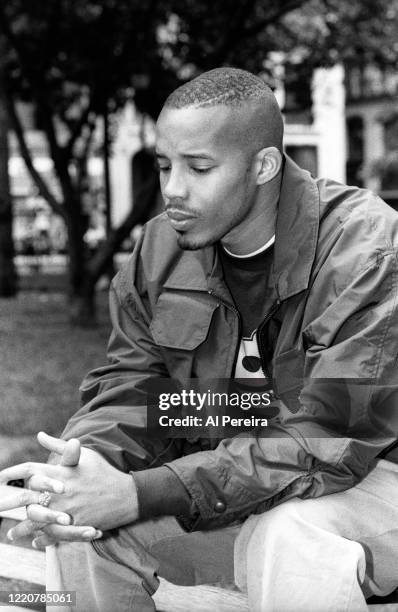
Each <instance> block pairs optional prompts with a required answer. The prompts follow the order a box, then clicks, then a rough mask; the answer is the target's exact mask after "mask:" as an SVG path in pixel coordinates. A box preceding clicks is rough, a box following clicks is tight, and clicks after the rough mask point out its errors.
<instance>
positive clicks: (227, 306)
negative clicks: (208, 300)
mask: <svg viewBox="0 0 398 612" xmlns="http://www.w3.org/2000/svg"><path fill="white" fill-rule="evenodd" d="M207 293H208V294H209V295H211V296H212V297H214V298H215V299H216V300H218V301H219V302H220V304H222V305H223V306H225V307H226V308H229V310H232V312H234V313H235V314H236V316H237V317H238V344H237V346H236V349H235V355H234V360H233V364H232V373H233V374H234V373H235V368H236V362H237V361H238V355H239V347H240V337H241V332H242V317H241V314H240V312H239V310H238V309H237V308H235V306H234V305H233V304H230V303H229V302H226V301H225V300H223V299H222V298H221V297H220V296H218V295H217V294H216V293H214V291H213V289H208V291H207Z"/></svg>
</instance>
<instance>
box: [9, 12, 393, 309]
mask: <svg viewBox="0 0 398 612" xmlns="http://www.w3.org/2000/svg"><path fill="white" fill-rule="evenodd" d="M397 6H398V3H397V0H393V1H391V0H352V1H351V2H349V3H347V2H345V1H344V0H284V1H283V2H280V0H218V1H217V2H214V0H213V1H210V0H163V1H162V2H159V1H157V0H41V1H40V2H37V0H9V1H8V2H7V3H2V4H1V5H0V37H1V38H0V40H1V41H2V42H3V44H4V45H5V47H6V52H5V53H3V54H2V57H1V59H0V62H1V66H0V67H2V69H3V72H4V73H5V75H6V79H5V80H6V94H7V98H8V106H9V115H10V118H11V120H12V123H13V127H14V130H15V132H16V134H17V137H18V140H19V144H20V149H21V153H22V155H23V156H24V159H25V162H26V164H27V167H28V169H29V171H30V173H31V175H32V177H33V179H34V180H35V182H36V185H37V187H38V189H39V191H40V193H41V195H42V196H43V197H44V198H45V199H46V200H47V201H48V202H49V204H50V205H51V206H52V208H53V210H54V211H56V212H57V213H58V214H60V215H61V216H62V217H63V218H64V220H65V223H66V226H67V228H68V234H69V255H70V261H71V285H72V293H73V294H74V295H75V296H79V297H83V298H85V297H86V298H87V297H90V294H92V291H93V286H94V284H95V280H96V279H97V278H98V276H99V274H100V273H102V272H103V270H104V269H105V268H106V266H107V265H108V263H109V261H110V259H111V256H112V253H113V252H114V250H115V249H116V248H117V247H118V246H119V245H120V243H121V241H122V240H123V238H124V237H125V236H127V235H128V233H129V231H130V229H131V227H132V226H133V225H134V224H135V223H137V221H139V220H141V219H142V218H145V215H146V212H147V208H148V206H149V204H150V200H151V198H153V196H154V194H155V193H156V188H157V186H156V181H155V179H153V180H152V183H151V184H148V185H146V186H145V188H144V190H143V192H142V194H141V196H142V197H141V202H140V206H138V207H137V208H136V211H135V212H134V213H131V214H130V215H129V216H128V217H127V218H126V219H125V221H124V223H123V224H122V226H121V227H119V228H116V229H115V231H114V232H113V233H112V234H111V235H110V236H109V240H108V243H107V244H105V245H104V248H103V250H102V252H101V253H99V254H97V257H96V259H95V260H93V261H91V262H89V261H88V260H87V256H86V255H87V254H86V253H85V251H84V244H83V234H84V222H83V207H82V191H83V189H84V185H85V180H86V171H87V157H88V154H89V152H90V148H91V147H92V144H93V135H94V132H95V128H96V125H97V124H98V118H99V117H102V116H103V115H104V114H105V113H108V112H110V113H113V112H115V111H117V110H118V109H120V108H121V107H122V106H123V105H124V104H125V102H126V101H127V100H128V99H130V98H133V99H134V102H135V104H136V107H137V108H138V109H139V111H140V112H141V113H142V114H143V115H148V116H150V117H152V118H154V117H156V115H157V114H158V112H159V110H160V108H161V105H162V102H163V101H164V99H165V97H166V96H167V94H168V93H169V92H170V91H171V90H172V89H174V88H175V87H176V86H177V85H178V84H180V83H182V82H183V81H184V80H186V79H188V78H190V77H191V76H194V75H195V74H197V73H199V72H201V71H203V70H206V69H209V68H212V67H215V66H217V65H235V66H240V67H244V68H247V69H249V70H252V71H254V72H263V73H265V74H267V75H268V78H269V79H270V80H271V82H272V78H273V63H272V61H270V58H271V60H272V57H273V56H274V55H275V53H276V52H277V53H279V56H278V57H279V58H281V57H282V58H283V61H284V62H285V63H286V64H287V66H288V67H289V66H293V67H294V69H293V70H288V72H287V73H288V74H290V75H293V76H292V77H291V78H290V80H291V86H293V87H296V88H297V90H298V91H300V88H301V87H302V84H303V82H304V81H305V80H308V78H309V75H310V74H311V71H312V69H313V67H314V66H317V65H325V64H331V63H334V62H336V61H339V60H344V61H347V62H350V61H360V62H366V61H369V60H370V59H371V60H372V61H375V62H377V63H379V64H381V65H383V66H384V65H386V64H388V65H395V63H396V60H397V53H398V48H397V36H396V34H397V32H396V29H397V28H396V25H397V11H398V9H397ZM281 54H282V55H281ZM17 99H25V100H27V101H30V102H32V103H33V105H34V107H35V109H36V118H37V121H38V124H39V126H40V128H41V129H42V130H43V132H44V133H45V136H46V139H47V142H48V148H49V152H50V155H51V157H52V159H53V162H54V169H55V173H56V176H57V179H58V182H59V193H55V192H54V190H52V189H51V188H50V187H49V185H48V184H46V183H45V182H44V181H43V179H42V177H41V176H40V174H39V173H38V172H37V171H36V170H35V168H34V165H33V163H32V154H31V151H30V149H29V146H28V144H27V141H26V137H25V133H24V129H23V126H22V124H21V119H20V117H19V116H18V113H17V111H16V106H15V102H16V100H17ZM87 281H89V282H87Z"/></svg>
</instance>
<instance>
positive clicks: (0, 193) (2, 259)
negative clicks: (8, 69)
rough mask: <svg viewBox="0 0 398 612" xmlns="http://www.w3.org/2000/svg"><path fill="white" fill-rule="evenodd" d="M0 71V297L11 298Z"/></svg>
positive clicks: (11, 244)
mask: <svg viewBox="0 0 398 612" xmlns="http://www.w3.org/2000/svg"><path fill="white" fill-rule="evenodd" d="M3 91H4V89H3V83H2V78H1V71H0V296H2V297H13V296H15V295H16V293H17V278H16V272H15V265H14V241H13V236H12V203H11V196H10V183H9V176H8V157H9V151H8V117H7V111H6V106H5V104H4V100H3Z"/></svg>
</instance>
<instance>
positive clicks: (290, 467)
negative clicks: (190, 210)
mask: <svg viewBox="0 0 398 612" xmlns="http://www.w3.org/2000/svg"><path fill="white" fill-rule="evenodd" d="M260 231H262V229H261V227H259V232H260ZM264 231H266V228H264ZM397 247H398V215H397V213H396V212H395V211H394V210H393V209H392V208H390V207H389V206H388V205H387V204H385V203H384V202H383V201H382V200H381V199H380V198H378V197H377V196H376V195H374V194H372V193H371V192H369V191H367V190H363V189H358V188H357V187H347V186H345V185H341V184H339V183H337V182H334V181H331V180H327V179H314V178H312V177H311V175H310V174H309V173H308V172H306V171H304V170H302V169H300V168H299V167H298V166H296V165H295V164H294V163H293V162H292V161H291V160H290V159H289V158H286V163H285V166H284V171H283V178H282V185H281V193H280V199H279V203H278V214H277V223H276V239H275V247H274V263H273V274H272V275H270V276H271V278H272V279H273V283H274V286H273V287H271V288H270V291H272V292H273V293H274V294H275V296H276V298H275V302H274V304H273V306H272V307H271V309H270V312H269V316H268V317H266V321H265V323H264V324H263V325H261V326H260V331H259V333H258V342H259V349H260V355H261V357H262V361H263V368H264V370H265V371H267V372H269V373H270V374H271V376H272V380H273V387H274V391H275V392H276V394H277V396H278V398H279V399H280V401H281V405H282V407H283V409H282V411H281V416H280V419H279V422H278V421H277V420H276V421H275V422H271V423H270V424H269V425H268V427H264V428H260V429H259V428H256V429H253V431H252V432H250V433H247V432H245V433H241V434H238V435H236V436H234V437H231V438H228V439H225V440H222V441H220V442H219V441H217V442H215V441H214V440H209V439H203V440H185V441H184V440H157V439H152V438H150V437H148V436H147V435H146V428H145V427H146V410H147V408H146V393H145V381H147V380H148V379H150V378H152V377H170V378H172V379H174V380H176V381H181V384H183V381H186V380H187V379H192V378H198V379H203V380H206V379H210V378H217V379H222V378H228V377H231V376H233V369H234V363H235V358H236V351H237V347H238V345H239V341H240V338H239V321H238V315H237V313H236V309H235V308H234V305H233V301H232V298H231V295H230V293H229V291H228V288H227V287H226V285H225V282H224V280H223V274H222V267H221V264H220V261H219V257H218V254H217V248H215V247H214V246H211V247H207V248H204V249H201V250H198V251H184V250H181V249H180V248H179V247H178V244H177V240H176V234H175V232H174V230H173V229H172V228H171V226H170V224H169V221H168V218H167V216H166V215H165V214H161V215H159V216H158V217H156V218H155V219H152V220H151V221H150V222H149V223H148V224H147V225H146V226H145V229H144V232H143V235H142V237H141V239H140V240H139V242H138V244H137V245H136V247H135V249H134V252H133V253H132V255H131V256H130V258H129V260H128V262H127V264H126V265H125V266H124V267H123V268H122V270H121V271H120V272H119V273H118V275H117V276H116V278H115V280H114V282H113V284H112V287H111V297H110V307H111V317H112V323H113V331H112V335H111V339H110V343H109V348H108V352H109V355H108V357H109V363H108V365H107V366H105V367H102V368H99V369H97V370H94V371H93V372H91V373H90V374H89V376H88V377H87V378H86V379H85V381H84V382H83V385H82V387H81V392H82V401H83V406H82V408H81V409H80V410H79V411H78V412H77V413H76V415H75V416H74V417H73V418H72V419H71V420H70V421H69V423H68V425H67V428H66V430H65V432H64V437H65V438H66V439H69V438H71V437H77V438H79V439H80V440H81V442H82V444H83V445H84V446H88V447H91V448H93V449H95V450H97V451H99V452H100V453H101V454H102V455H104V456H105V457H106V458H107V459H108V460H109V461H110V462H111V463H112V464H113V465H115V466H117V467H118V468H120V469H122V470H125V471H130V470H131V471H133V472H134V477H135V479H136V484H137V487H138V497H139V501H140V509H141V510H140V516H141V518H143V519H144V518H146V517H148V516H151V515H155V514H162V513H163V514H165V513H174V514H177V515H181V519H182V520H183V522H184V525H185V527H186V528H187V529H209V528H213V527H220V526H222V525H226V524H229V523H231V522H234V521H241V520H243V519H245V518H246V517H247V516H249V515H250V514H253V513H259V512H264V511H266V510H268V509H269V508H271V507H273V506H275V505H276V504H279V503H281V502H283V501H284V500H287V499H289V498H291V497H294V496H298V497H301V498H309V497H318V496H322V495H327V494H329V493H334V492H338V491H343V490H345V489H348V488H350V487H352V486H354V485H355V484H356V483H358V482H359V481H360V480H361V479H362V478H363V477H364V476H365V475H366V474H367V473H368V472H369V471H370V470H371V469H372V467H373V466H374V464H375V461H376V460H377V458H378V457H384V458H385V459H388V460H391V461H395V462H398V451H397V446H396V442H397V430H398V417H397V414H396V413H397V412H398V409H397V407H396V395H397V394H396V392H395V389H396V387H397V382H398V380H397V379H398V376H397V367H398V363H397V362H398V313H397V283H398V274H397V273H398V266H397ZM271 321H272V322H273V324H274V326H275V325H277V326H278V329H279V333H278V334H277V338H276V339H271V336H270V334H269V333H268V332H269V326H270V324H271ZM163 479H166V480H167V482H169V483H173V482H174V483H175V486H174V487H172V486H171V485H170V491H169V497H170V500H169V504H168V503H167V500H166V499H165V496H164V488H163V489H162V487H159V483H160V482H161V481H163ZM187 499H188V500H189V503H187ZM179 500H180V501H179ZM173 504H174V505H173ZM173 507H175V508H176V509H175V511H173V510H170V508H173Z"/></svg>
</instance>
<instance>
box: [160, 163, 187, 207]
mask: <svg viewBox="0 0 398 612" xmlns="http://www.w3.org/2000/svg"><path fill="white" fill-rule="evenodd" d="M163 195H164V197H165V198H167V199H168V200H172V199H174V198H185V197H186V196H187V184H186V181H185V180H184V177H183V173H182V172H180V171H178V170H177V169H172V170H170V172H169V175H168V177H167V179H166V180H165V182H164V183H163Z"/></svg>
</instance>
